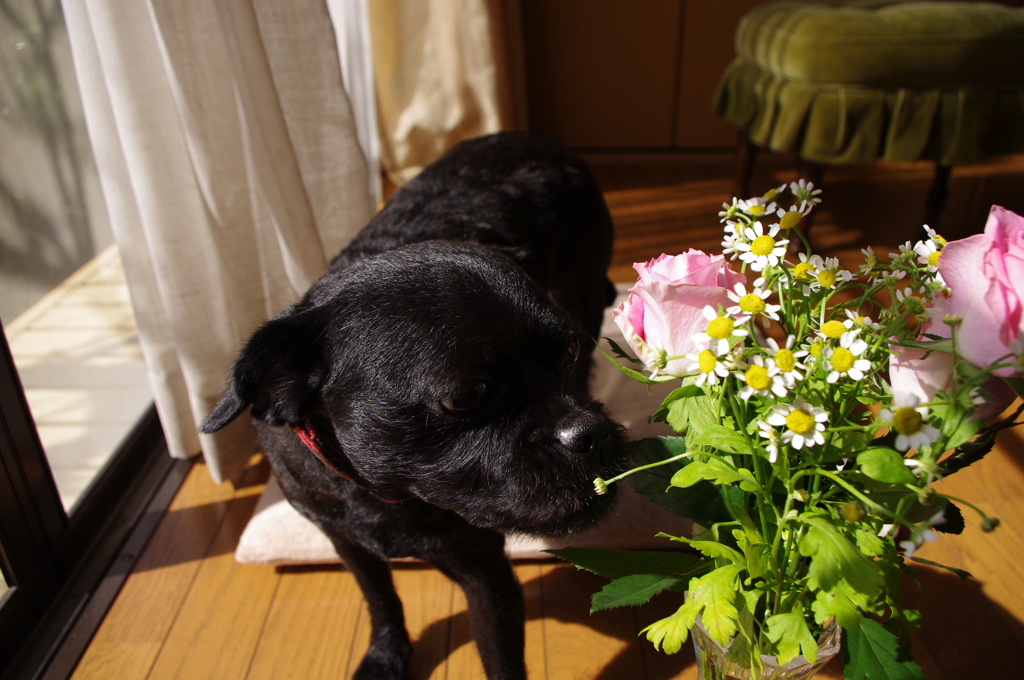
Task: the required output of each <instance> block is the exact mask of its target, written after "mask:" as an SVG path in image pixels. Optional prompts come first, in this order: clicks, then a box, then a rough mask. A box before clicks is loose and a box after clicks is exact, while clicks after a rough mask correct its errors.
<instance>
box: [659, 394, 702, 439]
mask: <svg viewBox="0 0 1024 680" xmlns="http://www.w3.org/2000/svg"><path fill="white" fill-rule="evenodd" d="M703 394H704V390H702V389H701V388H699V387H697V386H696V385H683V386H682V387H677V388H676V389H674V390H672V391H671V392H669V394H668V396H667V397H665V399H664V401H662V402H661V406H659V407H658V410H657V411H655V412H654V415H652V416H651V420H653V421H655V422H667V423H668V424H669V425H671V426H672V427H673V428H674V429H675V431H676V432H683V431H684V430H685V429H686V424H687V422H688V419H687V417H686V401H685V400H686V399H691V398H693V397H699V396H703Z"/></svg>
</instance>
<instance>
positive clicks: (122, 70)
mask: <svg viewBox="0 0 1024 680" xmlns="http://www.w3.org/2000/svg"><path fill="white" fill-rule="evenodd" d="M64 7H65V14H66V19H67V24H68V32H69V34H70V37H71V45H72V52H73V57H74V62H75V68H76V72H77V75H78V78H79V81H80V83H81V90H82V96H83V104H84V106H85V111H86V121H87V126H88V129H89V136H90V139H91V142H92V146H93V148H94V151H95V155H96V160H97V165H98V167H99V171H100V177H101V183H102V186H103V191H104V195H105V198H106V202H107V204H108V209H109V211H110V215H111V222H112V227H113V230H114V234H115V238H116V240H117V242H118V247H119V249H120V251H121V254H122V260H123V262H124V266H125V273H126V276H127V278H128V282H129V288H130V292H131V297H132V303H133V307H134V309H135V314H136V318H137V323H138V326H139V336H140V341H141V344H142V349H143V353H144V355H145V357H146V362H147V365H148V366H149V370H150V380H151V384H152V386H153V391H154V399H155V401H156V405H157V409H158V411H159V413H160V417H161V421H162V422H163V425H164V430H165V433H166V436H167V440H168V444H169V447H170V449H171V454H172V455H174V456H176V457H187V456H191V455H194V454H196V453H198V452H199V451H200V449H202V451H203V452H204V454H205V455H206V458H207V461H208V463H209V465H210V470H211V472H212V474H213V475H214V478H215V479H216V480H217V481H218V482H219V481H221V480H223V479H230V478H236V476H237V474H238V473H239V472H240V471H241V469H242V467H243V466H244V464H245V462H246V461H247V460H248V458H249V455H250V454H251V453H252V451H253V447H254V443H255V436H254V432H253V428H252V425H251V423H249V422H248V419H246V418H239V419H238V420H237V421H236V422H235V423H233V424H232V426H230V427H229V428H227V429H225V430H224V431H222V432H220V433H217V434H216V435H212V436H205V435H204V436H203V437H202V439H200V436H199V435H198V434H197V432H196V425H197V423H198V422H200V421H201V420H202V419H203V418H204V417H205V416H206V414H207V413H208V412H209V411H210V410H211V409H212V407H213V405H214V404H215V403H216V402H217V400H218V399H219V397H220V395H221V393H222V389H223V385H224V381H225V379H226V377H227V373H228V371H229V369H230V366H231V361H232V359H233V357H234V355H235V353H236V352H237V351H238V349H239V348H240V347H241V345H242V344H243V343H244V341H245V340H246V339H247V338H248V336H249V334H251V332H252V331H253V330H255V328H256V327H258V325H259V324H260V323H262V322H263V321H264V320H266V319H267V318H269V317H270V316H273V315H274V314H276V313H277V312H279V311H281V310H282V309H284V308H285V307H286V306H287V305H288V304H290V303H292V302H294V301H295V300H297V299H298V298H299V297H300V296H301V294H302V293H303V292H304V291H305V290H306V288H307V287H308V286H309V285H310V284H311V283H312V282H313V281H315V280H316V279H317V278H318V277H319V276H320V275H321V274H323V272H324V271H325V269H326V265H327V262H328V261H329V259H330V258H331V257H332V256H333V255H334V254H335V253H336V252H337V251H338V250H340V249H341V247H343V246H344V244H345V243H347V242H348V241H349V240H350V239H351V237H352V236H353V235H354V234H355V233H356V232H357V231H358V230H359V229H360V228H361V227H362V226H363V225H364V224H365V223H366V221H367V220H368V219H369V217H370V216H371V215H372V211H373V208H374V204H375V200H376V191H375V187H376V178H375V177H373V176H372V174H371V170H370V168H371V167H372V166H373V162H372V160H371V161H367V158H366V156H365V155H364V152H363V151H362V149H361V147H360V144H359V139H358V135H357V131H356V125H355V121H354V116H353V110H352V108H351V105H350V102H349V98H348V96H347V94H346V89H345V83H344V80H343V76H342V66H341V62H340V57H339V53H338V49H337V41H336V37H337V36H336V34H335V30H334V25H333V24H332V17H331V13H330V12H329V11H328V7H327V4H326V2H325V0H289V2H287V3H281V2H275V1H273V0H189V1H180V2H159V1H158V0H150V1H149V2H146V1H144V0H133V1H131V2H126V1H124V0H65V2H64ZM349 56H350V57H351V56H352V55H349ZM356 56H358V55H356ZM367 58H369V55H367ZM353 72H356V73H363V74H365V73H366V72H367V71H366V69H365V68H362V69H361V68H353ZM350 77H351V76H350ZM364 90H365V87H364Z"/></svg>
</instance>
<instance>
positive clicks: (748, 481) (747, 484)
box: [671, 458, 761, 493]
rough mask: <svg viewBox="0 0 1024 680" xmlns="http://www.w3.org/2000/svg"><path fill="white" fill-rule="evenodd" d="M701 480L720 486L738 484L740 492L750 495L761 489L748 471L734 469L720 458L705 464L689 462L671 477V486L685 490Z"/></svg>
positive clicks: (712, 459)
mask: <svg viewBox="0 0 1024 680" xmlns="http://www.w3.org/2000/svg"><path fill="white" fill-rule="evenodd" d="M701 480H708V481H710V482H714V483H715V484H721V485H729V484H739V487H740V488H741V489H742V490H744V491H747V492H750V493H755V492H757V491H758V490H759V489H760V488H761V487H760V485H759V484H758V483H757V480H756V479H754V475H753V473H752V472H750V470H747V469H746V468H734V467H733V466H732V465H729V464H728V463H727V462H725V461H724V460H722V459H721V458H711V459H709V460H708V461H706V462H701V461H690V463H689V464H687V465H686V466H684V467H683V469H682V470H680V471H679V472H677V473H676V474H674V475H673V476H672V480H671V484H672V486H678V487H681V488H684V489H685V488H687V487H691V486H693V485H694V484H696V483H697V482H699V481H701Z"/></svg>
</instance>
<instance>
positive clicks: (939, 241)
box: [924, 224, 947, 250]
mask: <svg viewBox="0 0 1024 680" xmlns="http://www.w3.org/2000/svg"><path fill="white" fill-rule="evenodd" d="M924 232H925V233H926V234H928V240H929V241H932V242H933V243H934V244H935V245H937V246H938V247H939V249H940V250H941V249H942V247H943V246H945V245H946V243H947V241H946V239H944V238H942V236H941V235H939V234H938V233H937V232H936V231H935V230H934V229H932V228H931V227H929V226H928V225H927V224H926V225H924Z"/></svg>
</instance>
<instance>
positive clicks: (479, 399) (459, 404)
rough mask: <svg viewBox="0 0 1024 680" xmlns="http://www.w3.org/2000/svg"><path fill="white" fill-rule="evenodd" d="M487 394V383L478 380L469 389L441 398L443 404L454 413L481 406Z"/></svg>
mask: <svg viewBox="0 0 1024 680" xmlns="http://www.w3.org/2000/svg"><path fill="white" fill-rule="evenodd" d="M486 394H487V383H485V382H478V383H477V384H475V385H473V386H472V387H470V388H469V389H466V390H463V391H462V392H459V393H457V394H453V395H452V396H450V397H446V398H444V399H442V400H441V406H443V407H444V409H445V410H446V411H450V412H452V413H465V412H467V411H472V410H474V409H476V408H479V407H480V405H481V404H482V403H483V402H484V396H486Z"/></svg>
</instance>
